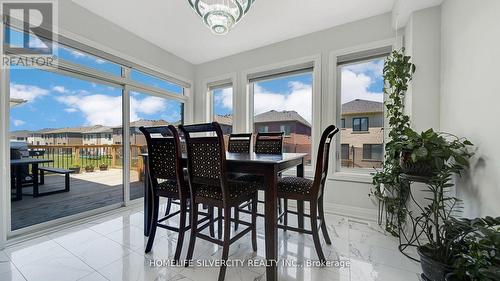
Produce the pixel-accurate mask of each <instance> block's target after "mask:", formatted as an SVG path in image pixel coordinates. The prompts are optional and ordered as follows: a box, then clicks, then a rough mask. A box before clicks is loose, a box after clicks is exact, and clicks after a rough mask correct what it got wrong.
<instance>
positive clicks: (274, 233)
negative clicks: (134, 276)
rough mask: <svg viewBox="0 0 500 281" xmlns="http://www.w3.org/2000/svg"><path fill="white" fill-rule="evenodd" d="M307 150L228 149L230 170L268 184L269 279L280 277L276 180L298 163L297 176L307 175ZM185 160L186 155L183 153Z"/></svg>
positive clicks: (147, 210)
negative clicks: (305, 172)
mask: <svg viewBox="0 0 500 281" xmlns="http://www.w3.org/2000/svg"><path fill="white" fill-rule="evenodd" d="M306 155H307V154H306V153H283V154H279V155H271V154H256V153H230V152H226V161H227V169H228V172H230V173H245V174H254V175H261V176H263V178H264V186H265V237H266V260H267V266H266V279H267V280H268V281H274V280H278V267H277V261H278V260H277V259H278V228H277V209H276V207H277V181H278V174H279V173H280V172H283V171H285V170H288V169H290V168H293V167H297V176H298V177H303V176H304V158H305V156H306ZM141 156H142V157H144V165H145V167H144V172H145V175H144V188H145V190H144V194H145V198H144V235H146V236H147V235H148V233H149V221H150V218H151V216H152V204H150V202H152V198H153V196H152V190H151V188H150V186H149V184H148V183H149V179H148V166H147V163H148V161H147V156H148V155H147V154H141ZM183 159H184V163H186V162H187V161H186V156H185V155H183ZM301 209H303V202H299V206H298V212H299V214H301V215H300V217H299V227H300V226H301V225H302V226H303V221H304V217H303V211H301Z"/></svg>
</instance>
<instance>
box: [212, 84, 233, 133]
mask: <svg viewBox="0 0 500 281" xmlns="http://www.w3.org/2000/svg"><path fill="white" fill-rule="evenodd" d="M209 94H210V95H211V99H209V100H211V101H212V121H215V122H218V123H219V124H220V126H221V129H222V132H223V133H224V135H229V134H231V133H232V132H233V85H232V84H223V85H219V86H211V87H209Z"/></svg>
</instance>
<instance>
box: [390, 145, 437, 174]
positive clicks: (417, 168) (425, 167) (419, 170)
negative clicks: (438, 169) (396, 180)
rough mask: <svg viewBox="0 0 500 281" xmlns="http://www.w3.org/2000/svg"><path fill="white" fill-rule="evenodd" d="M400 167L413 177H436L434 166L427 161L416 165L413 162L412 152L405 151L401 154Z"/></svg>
mask: <svg viewBox="0 0 500 281" xmlns="http://www.w3.org/2000/svg"><path fill="white" fill-rule="evenodd" d="M399 165H400V166H401V169H402V170H403V173H405V174H407V175H411V176H419V177H430V176H433V175H434V173H435V172H434V171H433V169H432V165H431V163H429V162H426V161H419V162H416V163H414V162H413V161H412V160H411V152H407V151H404V152H403V153H401V158H400V160H399Z"/></svg>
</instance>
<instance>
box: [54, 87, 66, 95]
mask: <svg viewBox="0 0 500 281" xmlns="http://www.w3.org/2000/svg"><path fill="white" fill-rule="evenodd" d="M52 90H53V91H54V92H57V93H60V94H66V93H69V91H68V90H66V88H64V87H63V86H55V87H52Z"/></svg>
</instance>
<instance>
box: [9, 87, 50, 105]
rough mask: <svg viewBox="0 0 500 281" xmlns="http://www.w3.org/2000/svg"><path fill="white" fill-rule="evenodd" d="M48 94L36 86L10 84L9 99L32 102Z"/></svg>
mask: <svg viewBox="0 0 500 281" xmlns="http://www.w3.org/2000/svg"><path fill="white" fill-rule="evenodd" d="M48 94H49V91H47V90H46V89H42V88H40V87H37V86H31V85H23V84H15V83H11V84H10V97H11V98H14V99H23V100H27V101H28V102H32V101H34V100H36V99H37V98H41V97H43V96H46V95H48Z"/></svg>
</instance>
